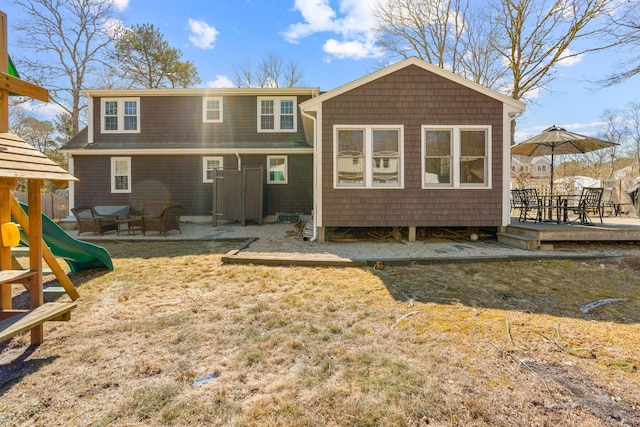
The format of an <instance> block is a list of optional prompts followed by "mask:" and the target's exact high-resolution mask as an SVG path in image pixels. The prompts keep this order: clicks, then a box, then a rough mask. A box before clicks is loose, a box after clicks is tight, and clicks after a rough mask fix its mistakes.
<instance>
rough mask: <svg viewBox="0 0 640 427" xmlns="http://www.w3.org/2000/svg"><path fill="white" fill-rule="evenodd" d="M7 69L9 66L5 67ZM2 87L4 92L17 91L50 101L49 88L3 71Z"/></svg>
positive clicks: (0, 79)
mask: <svg viewBox="0 0 640 427" xmlns="http://www.w3.org/2000/svg"><path fill="white" fill-rule="evenodd" d="M6 69H7V67H5V68H4V70H6ZM0 89H1V90H2V91H3V92H4V94H9V93H15V94H18V95H21V96H28V97H29V98H33V99H37V100H38V101H42V102H49V91H48V90H47V89H45V88H43V87H40V86H38V85H34V84H33V83H29V82H27V81H24V80H22V79H19V78H17V77H13V76H10V75H9V74H7V73H5V72H2V71H0Z"/></svg>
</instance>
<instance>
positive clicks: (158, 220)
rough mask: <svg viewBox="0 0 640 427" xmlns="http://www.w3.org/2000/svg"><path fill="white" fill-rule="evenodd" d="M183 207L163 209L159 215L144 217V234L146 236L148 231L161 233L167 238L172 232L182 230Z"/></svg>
mask: <svg viewBox="0 0 640 427" xmlns="http://www.w3.org/2000/svg"><path fill="white" fill-rule="evenodd" d="M181 213H182V205H170V206H166V207H165V208H164V209H162V212H161V213H160V214H159V215H142V217H141V219H142V234H143V235H145V236H146V233H147V231H159V232H160V233H164V235H165V237H166V236H167V232H168V231H170V230H178V231H179V232H180V234H182V230H180V214H181Z"/></svg>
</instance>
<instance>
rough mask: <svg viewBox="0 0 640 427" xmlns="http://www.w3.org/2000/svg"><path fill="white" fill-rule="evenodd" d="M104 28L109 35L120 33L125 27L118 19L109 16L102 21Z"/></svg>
mask: <svg viewBox="0 0 640 427" xmlns="http://www.w3.org/2000/svg"><path fill="white" fill-rule="evenodd" d="M104 28H105V29H106V31H107V32H108V33H109V34H111V35H117V34H120V33H121V32H122V31H123V30H124V29H125V28H126V27H125V25H124V22H122V21H121V20H120V19H114V18H110V19H108V20H107V21H106V22H105V23H104Z"/></svg>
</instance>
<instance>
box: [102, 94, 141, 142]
mask: <svg viewBox="0 0 640 427" xmlns="http://www.w3.org/2000/svg"><path fill="white" fill-rule="evenodd" d="M139 106H140V98H103V99H102V114H101V118H102V120H101V126H100V129H101V130H102V133H140V109H139Z"/></svg>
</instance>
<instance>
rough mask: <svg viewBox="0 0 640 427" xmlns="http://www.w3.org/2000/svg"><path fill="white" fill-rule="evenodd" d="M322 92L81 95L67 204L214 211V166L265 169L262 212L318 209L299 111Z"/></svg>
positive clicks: (193, 212) (194, 213) (192, 212)
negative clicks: (158, 204) (83, 120)
mask: <svg viewBox="0 0 640 427" xmlns="http://www.w3.org/2000/svg"><path fill="white" fill-rule="evenodd" d="M318 91H319V90H318V89H317V88H295V89H293V88H287V89H143V90H85V91H84V94H85V95H86V96H87V97H88V111H89V123H88V126H87V128H86V129H84V130H82V131H81V132H80V133H79V134H78V135H77V136H75V137H74V138H73V139H72V140H71V141H70V142H69V143H68V144H67V145H66V146H65V147H64V148H63V151H64V152H66V153H67V154H68V155H69V170H70V171H71V173H72V174H74V175H75V176H76V177H78V178H79V179H80V181H79V182H77V183H74V184H72V186H71V189H70V190H71V191H70V195H69V196H70V207H74V206H81V205H91V206H95V205H113V206H119V205H128V206H132V207H134V208H138V209H139V208H141V207H142V205H143V204H144V202H145V201H169V200H170V201H173V202H176V203H180V204H182V205H183V206H184V210H183V215H186V216H203V215H211V214H212V199H213V195H212V188H213V184H212V182H213V170H214V169H225V170H228V169H235V170H237V169H239V168H241V167H252V166H262V167H263V168H264V174H263V175H264V179H263V183H264V185H263V187H264V188H263V192H262V193H263V211H264V214H265V215H266V214H274V213H276V212H303V213H307V214H310V213H311V209H312V201H313V195H312V184H313V175H312V173H313V149H312V148H311V147H310V146H309V145H308V144H307V141H306V138H305V134H304V130H303V126H302V121H301V115H300V114H299V110H298V104H300V103H301V102H304V101H306V100H308V99H310V98H311V97H313V96H317V95H318Z"/></svg>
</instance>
